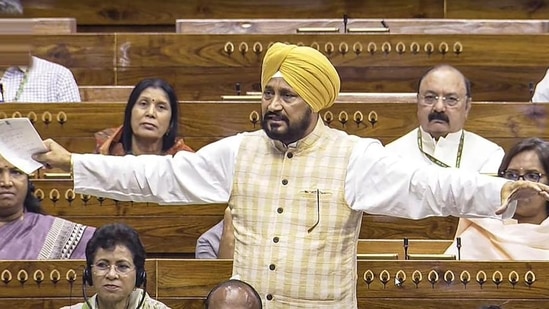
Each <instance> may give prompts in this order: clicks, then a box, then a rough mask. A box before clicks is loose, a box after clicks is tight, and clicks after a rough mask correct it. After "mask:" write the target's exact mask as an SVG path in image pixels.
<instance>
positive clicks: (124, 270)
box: [92, 262, 135, 276]
mask: <svg viewBox="0 0 549 309" xmlns="http://www.w3.org/2000/svg"><path fill="white" fill-rule="evenodd" d="M113 266H114V271H116V272H117V273H118V274H121V275H126V274H128V273H130V272H131V271H132V270H134V269H135V267H134V266H131V265H129V264H124V263H119V264H113V265H111V264H109V263H106V262H98V263H96V264H94V265H92V267H93V269H95V272H96V274H98V275H100V276H102V275H105V274H107V273H108V272H110V271H111V269H112V267H113Z"/></svg>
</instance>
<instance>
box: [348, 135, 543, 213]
mask: <svg viewBox="0 0 549 309" xmlns="http://www.w3.org/2000/svg"><path fill="white" fill-rule="evenodd" d="M345 185H346V190H345V196H346V198H347V201H348V203H349V205H351V207H352V208H353V209H357V210H363V211H365V212H368V213H372V214H381V215H389V216H396V217H405V218H411V219H419V218H425V217H429V216H449V215H453V216H457V217H493V218H500V216H498V215H501V214H502V213H503V212H505V214H504V217H511V216H512V215H513V213H514V207H509V205H511V204H512V203H511V202H512V201H514V200H516V199H520V198H526V197H528V196H532V194H542V195H544V196H549V195H548V194H547V192H549V187H547V186H546V185H543V184H538V183H530V182H524V181H522V182H511V181H509V180H506V179H502V178H497V177H492V176H484V175H479V174H478V173H474V172H468V171H464V170H459V169H453V168H441V167H438V166H435V165H429V164H424V163H418V162H411V161H407V160H405V159H402V158H401V157H399V156H395V155H393V154H391V153H388V151H386V150H385V148H384V147H383V146H382V145H381V144H380V143H379V142H378V141H375V140H371V139H362V140H361V141H360V142H359V143H358V144H357V146H355V150H353V154H352V156H351V160H350V164H349V168H348V174H347V179H346V183H345Z"/></svg>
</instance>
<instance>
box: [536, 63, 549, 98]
mask: <svg viewBox="0 0 549 309" xmlns="http://www.w3.org/2000/svg"><path fill="white" fill-rule="evenodd" d="M532 102H535V103H540V102H542V103H548V102H549V70H547V72H545V76H543V79H542V80H541V81H540V82H539V83H538V84H537V85H536V90H535V91H534V95H533V96H532Z"/></svg>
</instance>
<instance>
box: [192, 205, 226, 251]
mask: <svg viewBox="0 0 549 309" xmlns="http://www.w3.org/2000/svg"><path fill="white" fill-rule="evenodd" d="M233 255H234V231H233V224H232V217H231V210H230V208H229V207H227V208H226V209H225V216H224V218H223V220H221V221H219V223H217V224H216V225H214V226H213V227H212V228H210V229H209V230H207V231H206V232H205V233H204V234H202V235H200V237H199V238H198V240H197V241H196V250H195V258H197V259H232V258H233Z"/></svg>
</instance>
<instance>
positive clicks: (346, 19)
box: [343, 14, 349, 33]
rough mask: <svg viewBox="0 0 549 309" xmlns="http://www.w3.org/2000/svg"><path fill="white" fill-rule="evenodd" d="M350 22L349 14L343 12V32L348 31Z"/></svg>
mask: <svg viewBox="0 0 549 309" xmlns="http://www.w3.org/2000/svg"><path fill="white" fill-rule="evenodd" d="M348 22H349V16H347V14H343V33H347V23H348Z"/></svg>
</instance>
